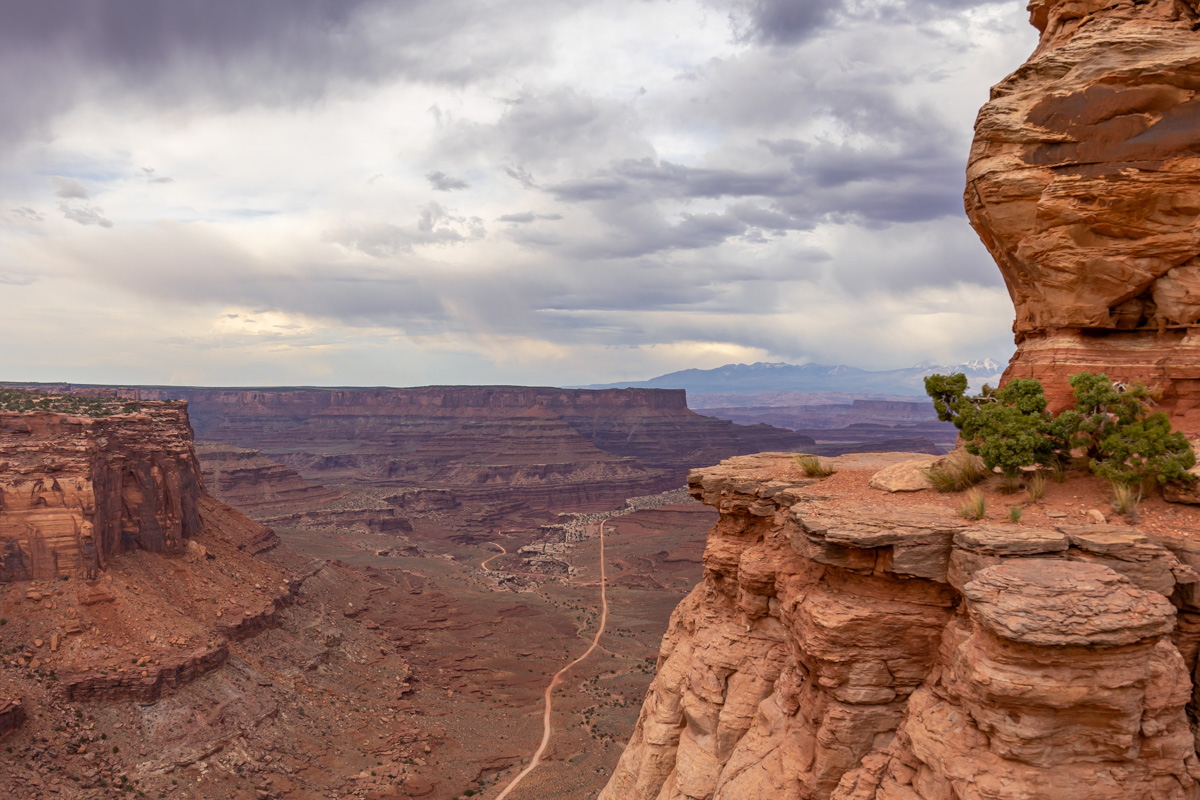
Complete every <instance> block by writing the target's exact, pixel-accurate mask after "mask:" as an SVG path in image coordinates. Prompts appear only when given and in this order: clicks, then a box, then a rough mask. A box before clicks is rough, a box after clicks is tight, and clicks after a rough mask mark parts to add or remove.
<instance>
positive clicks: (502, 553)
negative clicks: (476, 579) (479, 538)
mask: <svg viewBox="0 0 1200 800" xmlns="http://www.w3.org/2000/svg"><path fill="white" fill-rule="evenodd" d="M488 544H495V545H496V547H499V548H500V552H499V553H496V555H494V556H492V557H491V558H488V559H484V562H483V563H482V564H480V565H479V568H480V569H487V568H488V567H487V565H488V564H490V563H492V562H493V561H494V560H496V559H497V558H499V557H500V556H506V555H508V551H507V550H505V549H504V546H503V545H499V544H496V543H495V542H488Z"/></svg>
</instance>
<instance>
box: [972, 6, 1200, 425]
mask: <svg viewBox="0 0 1200 800" xmlns="http://www.w3.org/2000/svg"><path fill="white" fill-rule="evenodd" d="M1030 11H1031V12H1032V22H1033V24H1034V25H1035V26H1036V27H1037V28H1038V30H1039V31H1040V32H1041V40H1040V42H1039V44H1038V48H1037V50H1036V52H1035V53H1034V54H1033V55H1032V56H1031V57H1030V59H1029V60H1028V61H1027V62H1026V63H1025V64H1024V65H1023V66H1022V67H1021V68H1020V69H1018V70H1017V71H1016V72H1014V73H1013V74H1012V75H1010V76H1009V77H1008V78H1006V79H1005V80H1003V81H1002V82H1000V83H999V84H997V85H996V86H995V87H994V88H993V89H992V97H991V101H990V102H989V103H988V104H987V105H985V106H984V107H983V109H982V110H981V112H980V114H979V119H978V122H977V124H976V136H975V143H974V146H973V147H972V150H971V158H970V164H969V166H968V170H967V189H966V206H967V213H968V216H969V217H970V219H971V223H972V225H973V226H974V227H975V229H976V231H977V232H978V233H979V235H980V237H981V238H982V239H983V242H984V244H985V245H986V246H987V247H988V249H989V250H990V251H991V254H992V256H993V257H994V258H995V260H996V263H997V264H998V265H999V266H1000V270H1001V272H1002V273H1003V274H1004V279H1005V282H1006V283H1007V285H1008V290H1009V294H1010V295H1011V296H1012V299H1013V303H1014V305H1015V306H1016V322H1015V324H1014V332H1015V333H1016V338H1017V354H1016V356H1015V357H1014V359H1013V362H1012V364H1011V365H1010V367H1009V369H1008V372H1007V373H1006V376H1007V378H1013V377H1035V378H1038V379H1040V380H1041V381H1042V382H1043V384H1045V386H1046V389H1047V396H1048V397H1049V399H1050V400H1051V404H1052V405H1053V406H1055V407H1059V408H1061V407H1062V406H1064V405H1066V404H1067V403H1068V402H1069V400H1070V389H1069V387H1068V386H1067V383H1066V380H1065V379H1066V377H1068V376H1069V375H1071V374H1073V373H1075V372H1078V371H1081V370H1089V371H1095V372H1105V373H1107V374H1108V375H1109V377H1111V378H1113V379H1119V380H1141V381H1143V382H1145V383H1146V384H1148V385H1154V386H1157V387H1159V388H1161V389H1162V390H1163V393H1164V396H1163V402H1164V405H1165V407H1166V408H1167V409H1168V410H1170V411H1173V412H1175V413H1176V414H1177V415H1181V416H1185V417H1186V416H1189V412H1193V411H1194V409H1195V408H1196V406H1197V404H1198V403H1200V367H1197V366H1196V365H1197V364H1200V327H1198V325H1200V227H1198V226H1197V219H1198V218H1200V97H1198V96H1197V89H1198V88H1200V36H1197V25H1198V24H1200V15H1198V13H1197V3H1196V0H1119V2H1113V1H1112V0H1032V2H1031V3H1030ZM1190 416H1197V419H1195V420H1189V421H1188V422H1187V423H1186V424H1188V425H1190V426H1191V427H1193V428H1194V427H1196V426H1197V425H1200V412H1197V414H1191V415H1190Z"/></svg>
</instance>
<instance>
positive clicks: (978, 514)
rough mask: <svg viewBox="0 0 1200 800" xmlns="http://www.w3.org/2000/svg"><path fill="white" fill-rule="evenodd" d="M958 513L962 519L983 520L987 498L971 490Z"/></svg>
mask: <svg viewBox="0 0 1200 800" xmlns="http://www.w3.org/2000/svg"><path fill="white" fill-rule="evenodd" d="M958 513H959V514H960V515H962V517H963V519H983V518H984V517H986V516H987V498H986V497H984V496H983V492H981V491H979V490H978V489H972V490H971V492H970V493H969V494H968V495H967V501H966V502H965V503H963V505H962V508H960V509H959V510H958Z"/></svg>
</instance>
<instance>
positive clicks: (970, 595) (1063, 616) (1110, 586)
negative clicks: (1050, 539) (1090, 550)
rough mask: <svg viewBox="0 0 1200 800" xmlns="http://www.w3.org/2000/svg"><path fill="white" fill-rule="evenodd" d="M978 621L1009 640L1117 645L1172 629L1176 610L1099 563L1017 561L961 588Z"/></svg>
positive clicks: (982, 573)
mask: <svg viewBox="0 0 1200 800" xmlns="http://www.w3.org/2000/svg"><path fill="white" fill-rule="evenodd" d="M963 595H964V597H965V598H966V600H967V607H968V610H969V611H970V613H971V616H972V618H973V619H975V620H976V621H977V622H978V623H979V624H980V625H982V626H983V627H984V628H986V629H987V630H989V631H990V632H992V633H993V634H995V635H996V636H999V637H1000V638H1002V639H1007V640H1009V641H1012V642H1019V643H1021V644H1029V645H1037V646H1041V647H1070V646H1078V647H1120V646H1122V645H1131V644H1136V643H1138V642H1143V641H1145V640H1147V639H1153V638H1158V637H1160V636H1165V635H1166V634H1168V633H1170V632H1171V631H1172V630H1173V628H1174V626H1175V607H1174V606H1173V605H1171V603H1170V602H1169V601H1168V600H1167V599H1166V598H1165V597H1163V596H1162V595H1160V594H1158V593H1156V592H1151V591H1147V590H1145V589H1139V588H1138V587H1136V586H1135V585H1134V584H1133V583H1132V582H1131V581H1130V580H1129V579H1128V578H1126V577H1125V576H1123V575H1120V574H1118V573H1117V572H1114V571H1113V570H1111V569H1109V568H1108V567H1105V566H1103V565H1100V564H1092V563H1087V562H1079V561H1064V560H1059V559H1014V560H1013V561H1009V562H1006V563H1004V564H1001V565H999V566H995V567H989V568H987V569H985V570H981V571H980V572H978V573H976V575H975V577H974V579H973V580H972V581H971V582H970V583H968V584H967V585H966V586H965V587H963Z"/></svg>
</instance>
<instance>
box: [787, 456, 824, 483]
mask: <svg viewBox="0 0 1200 800" xmlns="http://www.w3.org/2000/svg"><path fill="white" fill-rule="evenodd" d="M793 458H795V459H796V464H797V465H799V467H800V469H802V470H803V471H804V474H805V475H807V476H808V477H810V478H828V477H829V476H830V475H832V474H833V470H832V469H830V468H829V467H827V466H825V465H824V464H822V463H821V459H820V458H818V457H817V456H814V455H809V454H808V453H797V454H796V455H795V456H793Z"/></svg>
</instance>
